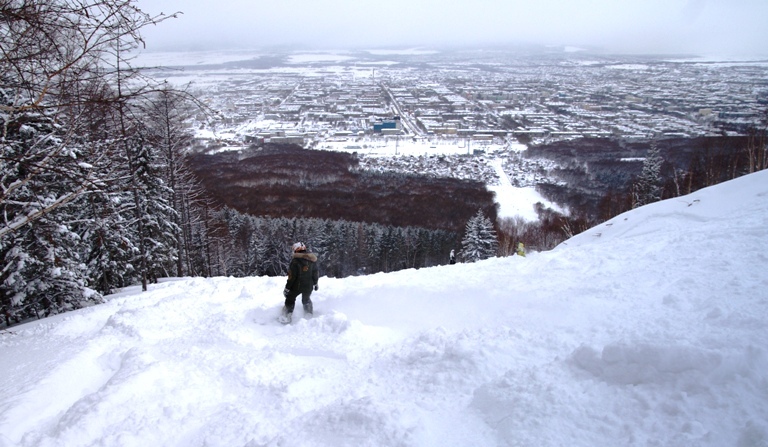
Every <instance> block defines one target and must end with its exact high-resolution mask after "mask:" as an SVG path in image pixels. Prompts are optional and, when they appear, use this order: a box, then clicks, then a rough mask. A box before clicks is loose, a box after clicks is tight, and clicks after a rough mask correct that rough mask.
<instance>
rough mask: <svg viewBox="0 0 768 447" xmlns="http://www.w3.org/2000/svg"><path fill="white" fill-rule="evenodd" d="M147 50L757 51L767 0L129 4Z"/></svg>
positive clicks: (766, 37)
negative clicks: (518, 46) (140, 14)
mask: <svg viewBox="0 0 768 447" xmlns="http://www.w3.org/2000/svg"><path fill="white" fill-rule="evenodd" d="M138 5H139V6H140V7H141V8H142V9H143V10H144V11H146V12H149V13H151V14H157V13H160V12H163V13H166V14H169V13H173V12H176V11H182V12H183V13H184V14H183V15H181V16H179V18H177V19H171V20H169V21H166V22H164V23H162V24H160V25H158V26H155V27H152V28H151V29H146V30H145V31H144V32H143V35H144V36H145V38H146V40H147V45H148V49H150V50H153V49H154V50H169V49H217V48H258V47H264V46H273V45H302V46H311V47H313V48H315V49H341V48H365V47H403V46H436V45H466V46H482V45H492V44H493V45H496V44H507V43H535V44H546V45H569V46H591V47H600V48H601V49H603V50H605V51H617V52H632V53H696V54H702V55H722V56H740V55H752V56H754V55H767V54H768V25H767V24H768V0H383V1H375V2H374V1H369V0H355V1H351V0H321V1H320V0H277V1H276V0H269V1H266V0H138Z"/></svg>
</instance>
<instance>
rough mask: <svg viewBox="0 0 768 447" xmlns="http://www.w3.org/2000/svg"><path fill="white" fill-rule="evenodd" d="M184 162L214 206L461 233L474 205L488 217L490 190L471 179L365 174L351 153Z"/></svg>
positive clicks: (265, 152) (200, 157)
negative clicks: (215, 201)
mask: <svg viewBox="0 0 768 447" xmlns="http://www.w3.org/2000/svg"><path fill="white" fill-rule="evenodd" d="M190 166H191V167H192V169H193V171H194V172H195V174H196V175H197V177H198V178H199V179H200V181H201V182H202V184H203V185H204V186H205V188H206V190H208V192H209V193H210V194H211V195H212V196H213V198H214V199H215V200H217V201H218V202H219V203H221V204H225V205H227V206H229V207H231V208H234V209H236V210H238V211H240V212H243V213H247V214H251V215H255V216H270V217H314V218H321V219H332V220H347V221H352V222H370V223H379V224H383V225H393V226H414V227H423V228H428V229H435V230H438V229H439V230H447V231H454V232H456V233H458V234H463V232H464V226H465V225H466V223H467V221H468V220H469V218H471V217H472V216H473V215H474V214H475V213H477V210H478V209H482V210H483V212H484V213H485V214H486V216H487V217H489V218H490V219H491V221H495V220H496V215H497V210H496V204H495V203H494V197H493V193H492V192H489V191H488V190H487V189H486V187H485V184H484V183H483V182H480V181H473V180H457V179H449V178H430V177H425V176H419V175H416V174H413V175H404V174H396V173H383V174H382V173H371V172H366V171H362V170H361V169H359V168H358V160H357V157H356V156H355V155H351V154H343V153H337V152H329V151H314V150H305V149H302V148H300V147H298V146H289V145H268V146H267V147H265V148H263V149H252V150H248V151H245V152H224V153H219V154H212V155H210V154H197V155H194V156H192V157H191V159H190Z"/></svg>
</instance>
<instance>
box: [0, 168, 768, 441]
mask: <svg viewBox="0 0 768 447" xmlns="http://www.w3.org/2000/svg"><path fill="white" fill-rule="evenodd" d="M766 228H768V171H764V172H761V173H758V174H754V175H751V176H747V177H743V178H740V179H737V180H734V181H732V182H729V183H726V184H723V185H719V186H717V187H713V188H709V189H706V190H702V191H699V192H697V193H695V194H693V195H691V196H687V197H684V198H678V199H673V200H669V201H665V202H660V203H657V204H653V205H650V206H647V207H644V208H641V209H639V210H635V211H632V212H629V213H626V214H623V215H621V216H618V217H616V218H614V219H613V220H612V221H610V222H607V223H605V224H603V225H600V226H599V227H596V228H594V229H592V230H590V231H587V232H585V233H583V234H581V235H579V236H576V237H574V238H572V239H570V240H569V241H567V242H565V243H563V244H562V245H561V246H559V247H558V248H556V249H555V250H553V251H551V252H546V253H538V254H536V253H532V254H529V256H528V257H519V256H514V257H511V258H504V259H492V260H488V261H484V262H480V263H476V264H468V265H453V266H444V267H436V268H430V269H421V270H409V271H403V272H398V273H393V274H377V275H372V276H368V277H357V278H346V279H341V280H337V279H328V278H321V280H320V290H319V291H318V292H315V293H314V296H313V298H314V300H315V308H316V309H317V311H318V314H317V315H316V316H315V318H314V319H312V320H303V319H300V318H295V321H294V324H292V325H289V326H281V325H279V324H278V323H276V321H275V318H276V316H277V314H278V311H279V308H280V306H281V298H282V295H281V290H282V288H283V285H284V279H282V278H247V279H233V278H214V279H202V278H194V279H180V280H173V281H166V282H163V283H161V284H158V285H154V286H152V287H151V289H150V291H149V292H147V293H143V294H142V293H140V292H139V291H138V290H137V289H128V290H125V291H123V292H122V293H120V294H117V295H114V296H112V297H111V300H110V301H109V302H108V303H107V304H104V305H100V306H97V307H94V308H90V309H85V310H81V311H78V312H73V313H69V314H65V315H62V316H58V317H55V318H51V319H47V320H44V321H40V322H36V323H32V324H28V325H25V326H21V327H16V328H12V332H5V331H4V332H2V333H0V334H1V335H0V358H1V359H2V362H0V446H3V447H5V446H17V445H18V446H67V447H72V446H94V445H99V446H102V445H103V446H150V445H151V446H228V447H229V446H249V447H254V446H315V445H318V446H320V445H321V446H563V445H567V446H618V445H638V446H646V445H649V446H650V445H658V446H735V447H747V446H768V422H767V421H768V329H767V328H766V317H768V275H766V265H768V232H767V231H766ZM297 313H298V314H299V315H300V311H298V312H297Z"/></svg>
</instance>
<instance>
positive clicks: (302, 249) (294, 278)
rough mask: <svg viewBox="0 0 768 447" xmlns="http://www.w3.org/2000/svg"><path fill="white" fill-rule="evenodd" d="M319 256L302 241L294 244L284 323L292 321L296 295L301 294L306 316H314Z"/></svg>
mask: <svg viewBox="0 0 768 447" xmlns="http://www.w3.org/2000/svg"><path fill="white" fill-rule="evenodd" d="M318 277H319V273H318V270H317V256H316V255H315V254H313V253H308V252H307V247H306V246H305V245H304V244H303V243H301V242H296V243H295V244H293V259H291V264H290V266H289V267H288V281H287V282H286V283H285V290H283V296H285V306H283V313H282V316H281V322H282V323H290V322H291V319H292V316H293V309H294V307H295V305H296V297H297V296H299V295H301V303H302V304H303V305H304V316H305V317H308V318H309V317H311V316H312V311H313V308H312V300H311V299H310V295H312V290H317V280H318Z"/></svg>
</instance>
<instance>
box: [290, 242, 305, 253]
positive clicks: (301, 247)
mask: <svg viewBox="0 0 768 447" xmlns="http://www.w3.org/2000/svg"><path fill="white" fill-rule="evenodd" d="M306 249H307V247H306V246H305V245H304V244H303V243H301V242H296V243H295V244H293V251H294V253H295V252H297V251H304V250H306Z"/></svg>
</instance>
